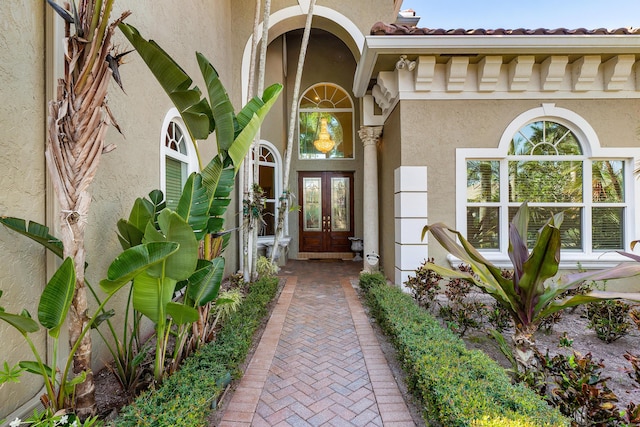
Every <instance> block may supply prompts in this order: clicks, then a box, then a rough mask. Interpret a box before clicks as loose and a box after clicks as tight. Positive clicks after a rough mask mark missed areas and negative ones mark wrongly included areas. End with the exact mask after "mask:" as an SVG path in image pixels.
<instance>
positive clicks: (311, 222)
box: [302, 178, 322, 231]
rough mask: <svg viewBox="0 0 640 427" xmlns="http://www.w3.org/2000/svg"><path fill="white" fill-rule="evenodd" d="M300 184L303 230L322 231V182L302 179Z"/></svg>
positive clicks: (316, 179) (314, 179)
mask: <svg viewBox="0 0 640 427" xmlns="http://www.w3.org/2000/svg"><path fill="white" fill-rule="evenodd" d="M302 183H303V184H302V185H303V187H302V209H303V214H304V224H303V229H304V231H322V222H321V220H320V217H321V215H322V211H321V209H322V181H321V180H320V178H303V179H302Z"/></svg>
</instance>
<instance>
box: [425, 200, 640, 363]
mask: <svg viewBox="0 0 640 427" xmlns="http://www.w3.org/2000/svg"><path fill="white" fill-rule="evenodd" d="M562 220H563V214H562V213H559V214H556V215H554V216H553V217H552V218H550V219H549V221H547V223H546V224H545V225H544V226H543V227H542V228H541V229H540V230H539V231H538V239H537V241H536V243H535V245H534V247H533V250H532V251H531V252H529V250H528V249H527V245H526V235H527V229H528V225H529V209H528V206H527V204H526V203H524V204H522V206H520V208H519V209H518V212H517V213H516V215H515V217H514V218H513V220H512V222H511V223H510V224H509V258H510V259H511V262H512V264H513V278H505V277H504V276H503V274H502V272H501V270H500V268H498V267H496V266H495V265H493V264H491V263H490V262H489V261H487V260H486V259H485V258H484V257H483V256H482V255H481V254H480V252H478V251H477V250H476V249H475V248H474V247H473V246H472V245H471V244H470V243H469V242H468V241H467V240H466V239H465V238H464V237H463V236H462V234H460V232H458V231H456V230H453V229H450V228H449V227H447V226H446V225H444V224H442V223H437V224H433V225H427V226H425V227H424V229H423V231H422V238H423V239H424V237H425V235H426V234H427V233H428V232H430V233H431V234H432V235H433V237H435V239H436V240H437V241H438V242H439V243H440V244H441V245H442V246H443V247H444V248H445V249H446V250H447V251H449V252H450V253H451V254H452V255H453V256H455V257H457V258H459V259H460V260H462V261H463V262H464V263H467V264H468V265H469V266H470V267H471V269H472V270H473V273H466V272H463V271H459V270H452V269H449V268H446V267H442V266H439V265H436V264H433V265H431V268H432V269H433V270H434V271H435V272H437V273H439V274H441V275H443V276H447V277H457V278H461V279H465V280H468V281H469V282H471V283H473V284H475V285H476V286H477V287H478V288H480V290H481V291H483V292H485V293H487V294H489V295H490V296H492V297H493V298H495V300H496V301H497V302H498V303H499V304H501V305H502V306H503V307H504V308H505V309H506V310H507V311H508V312H509V315H510V316H511V317H512V318H513V320H514V324H515V332H514V334H513V337H512V339H513V343H514V345H515V355H514V356H515V358H516V361H517V363H518V368H519V369H521V370H522V371H523V372H524V371H526V370H528V369H530V368H532V367H533V365H534V363H535V361H534V357H533V349H534V345H535V338H534V333H535V332H536V330H537V329H538V327H539V325H540V322H541V321H542V320H543V319H544V318H545V317H547V316H550V315H552V314H553V313H556V312H558V311H560V310H564V309H565V308H569V307H573V306H577V305H581V304H585V303H589V302H592V301H598V300H609V299H628V300H635V301H639V300H640V293H624V292H604V291H591V292H589V293H587V294H585V295H574V296H568V297H566V298H559V297H560V296H561V294H563V293H564V292H566V291H568V290H571V289H575V288H577V287H578V286H580V285H581V284H582V283H583V282H584V281H586V280H610V279H621V278H627V277H632V276H635V275H638V274H640V263H622V264H620V265H618V266H616V267H613V268H609V269H605V270H598V271H588V272H581V273H574V274H568V275H565V276H563V277H561V278H560V279H559V280H557V281H555V280H550V279H552V278H553V277H554V276H556V274H557V273H558V266H559V264H560V247H561V241H560V225H561V224H562ZM456 237H457V238H458V239H459V241H460V243H458V242H457V241H456ZM620 253H621V254H622V255H625V256H628V257H630V258H632V259H635V260H636V261H640V257H638V256H636V255H633V254H628V253H624V252H620Z"/></svg>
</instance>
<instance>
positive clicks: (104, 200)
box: [0, 0, 237, 418]
mask: <svg viewBox="0 0 640 427" xmlns="http://www.w3.org/2000/svg"><path fill="white" fill-rule="evenodd" d="M45 4H46V3H44V2H33V1H26V0H25V1H18V0H15V1H9V2H0V16H2V17H3V19H2V23H1V24H0V25H1V26H2V27H1V29H2V31H0V53H1V55H0V56H1V57H2V58H3V61H2V63H0V77H2V81H3V85H2V86H1V87H0V99H2V100H11V102H3V103H2V104H0V118H1V119H0V136H1V137H2V138H0V145H1V146H2V150H0V152H1V153H3V154H2V155H0V186H1V188H3V193H2V194H3V197H1V198H0V215H12V216H19V217H25V218H29V219H33V220H36V221H38V222H41V223H45V222H47V223H49V224H51V225H52V232H53V233H54V234H56V229H58V228H59V227H60V224H59V223H58V221H57V215H55V216H54V218H49V219H47V218H46V217H45V212H46V210H45V177H46V171H45V166H44V146H45V138H46V136H45V124H46V111H45V106H46V102H47V99H46V98H48V96H45V87H46V83H47V76H52V75H53V73H54V69H53V67H51V68H50V69H46V67H45V40H46V37H49V38H51V37H52V32H47V33H45V31H46V30H45V18H44V15H45V13H44V11H45V7H46V6H45ZM126 9H128V10H131V11H132V12H133V13H132V15H131V16H130V17H129V18H128V19H127V22H128V23H130V24H132V25H134V26H135V27H137V28H138V29H139V30H140V32H141V33H142V34H143V36H145V37H147V38H152V39H155V40H156V41H157V42H158V43H159V44H160V45H161V46H162V47H163V48H164V49H165V50H166V51H167V52H169V54H170V55H172V56H173V57H174V58H175V59H176V61H177V62H178V63H179V64H181V65H182V66H183V68H184V69H185V70H186V71H187V72H188V73H189V74H190V75H191V76H192V77H194V80H195V81H196V84H198V86H199V87H200V88H201V89H202V88H204V84H203V82H202V78H201V76H200V71H199V69H198V65H197V61H196V58H195V52H196V51H200V52H202V53H203V54H204V55H205V56H206V57H207V58H209V60H210V61H211V62H212V64H214V66H215V67H216V68H217V70H218V72H219V73H220V75H221V78H222V80H223V82H224V83H225V85H227V86H228V87H231V86H232V85H231V81H232V80H234V79H235V78H236V76H234V75H233V73H232V61H231V60H230V58H231V57H232V51H231V46H230V44H229V38H230V34H231V21H232V20H231V19H230V13H231V8H230V1H228V0H224V1H223V0H221V1H216V2H208V1H204V0H188V1H182V2H157V1H153V0H119V1H117V2H116V5H115V7H114V11H113V15H112V16H113V17H117V16H119V15H120V13H121V12H122V11H123V10H126ZM56 19H58V20H59V18H58V17H57V16H56ZM49 31H51V30H49ZM52 42H57V43H59V44H61V43H62V40H52ZM114 44H115V46H116V49H117V51H124V50H127V49H129V48H130V46H129V44H128V42H127V41H126V40H125V38H124V37H123V36H122V35H121V34H120V33H119V32H118V31H116V34H115V37H114ZM16 52H19V54H16ZM56 72H57V73H59V70H58V71H56ZM120 73H121V77H122V81H123V85H124V89H125V91H126V93H123V92H122V91H121V90H120V88H119V87H117V85H116V84H115V83H112V85H111V87H110V91H109V106H110V108H111V110H112V112H113V116H114V117H115V118H116V120H117V122H118V124H119V125H120V127H121V129H122V132H123V133H124V137H123V136H121V135H120V134H118V132H117V131H116V130H115V129H114V128H111V129H109V131H108V133H107V144H109V143H115V144H117V146H118V148H117V149H116V150H115V151H113V152H111V153H110V154H108V155H105V156H104V157H103V158H102V161H101V164H100V167H99V170H98V173H97V176H96V178H95V180H94V182H93V184H92V185H91V187H90V188H89V191H90V192H91V194H92V205H91V207H90V213H89V217H88V218H87V222H88V227H87V234H86V252H87V262H88V264H89V267H88V270H87V279H88V280H89V281H90V282H91V283H93V284H95V285H97V283H98V282H99V280H100V279H102V278H104V277H105V275H106V269H107V267H108V265H109V263H110V262H111V261H112V260H113V259H114V258H115V256H116V255H117V254H118V253H119V252H120V251H121V249H120V245H119V243H118V240H117V237H116V223H117V221H118V219H119V218H121V217H127V216H128V214H129V211H130V209H131V206H132V204H133V202H134V200H135V199H136V198H137V197H142V196H146V195H147V194H148V193H149V191H151V190H153V189H156V188H159V186H160V158H159V156H160V136H161V132H162V124H163V120H164V118H165V115H166V113H167V112H168V110H169V109H170V108H172V106H173V105H172V104H171V101H170V100H169V98H168V96H167V95H166V94H165V93H164V91H163V90H162V88H161V87H160V86H159V84H158V83H157V82H156V80H155V78H154V77H153V76H152V74H151V73H150V72H149V71H148V69H147V68H146V65H145V64H144V62H143V61H142V60H141V59H140V58H139V56H137V54H136V53H135V52H134V53H131V54H129V55H128V56H127V57H126V60H125V64H124V65H122V66H121V67H120ZM50 79H51V81H52V82H53V77H50ZM229 90H231V89H229ZM200 147H201V154H202V155H203V161H204V162H207V161H208V160H209V159H210V158H211V157H212V155H213V154H214V153H215V140H214V138H213V137H211V138H209V140H208V141H203V142H202V143H201V144H200ZM230 210H231V212H230V213H229V220H228V222H227V224H228V226H229V227H233V226H235V224H236V222H235V221H236V220H235V215H234V214H235V212H233V211H234V210H235V206H232V207H231V208H230ZM0 253H2V258H3V268H0V289H2V290H3V291H4V295H3V299H2V303H0V305H2V306H3V307H5V308H6V309H7V311H9V312H19V311H20V310H21V309H22V308H23V307H26V308H28V309H29V311H30V312H31V313H32V314H34V315H35V313H36V304H37V298H34V295H38V294H39V290H40V289H42V288H43V287H44V284H45V283H46V272H45V256H44V251H43V250H42V249H40V248H39V247H38V245H36V244H34V243H30V241H28V240H27V239H25V238H23V237H19V236H16V235H15V234H14V233H10V232H9V231H7V230H6V229H4V228H2V229H0ZM235 254H236V250H235V248H234V247H233V245H232V247H230V248H229V249H228V250H227V256H228V261H229V262H228V265H229V270H231V271H233V270H235V269H236V268H237V260H236V255H235ZM31 289H33V290H34V291H31ZM35 290H38V292H36V291H35ZM124 296H125V295H124V293H122V295H121V296H120V298H116V299H114V300H112V303H111V307H113V308H115V309H116V311H117V312H118V313H121V312H122V307H121V306H120V304H121V303H122V302H123V298H124ZM120 321H121V320H120ZM117 329H118V330H120V327H119V326H118V327H117ZM0 336H1V337H2V342H3V345H2V348H1V349H0V363H1V362H2V361H4V360H5V359H6V360H8V361H9V362H16V361H17V360H25V359H26V360H30V359H33V357H32V356H29V355H28V354H27V353H25V352H24V351H22V348H23V341H22V339H21V337H20V336H19V335H17V334H15V333H13V332H12V331H10V330H9V328H7V327H5V326H4V324H2V325H0ZM93 342H94V369H96V370H97V369H99V368H101V367H102V365H103V364H104V362H106V361H108V360H109V359H110V355H109V354H108V353H107V352H106V349H105V347H104V345H103V343H102V342H101V341H100V338H99V337H98V336H97V335H94V338H93ZM37 345H38V346H39V347H40V348H44V339H41V340H39V341H38V342H37ZM65 348H66V343H65V340H62V341H61V353H65V352H66V349H65ZM27 377H28V375H27V376H25V378H27ZM34 387H35V386H34V385H33V384H32V383H31V382H28V381H26V380H25V381H23V382H22V383H21V384H20V385H15V384H7V385H5V386H4V387H1V388H0V402H2V405H0V418H3V416H5V415H6V414H8V413H10V412H11V411H12V410H14V409H15V408H16V407H17V406H18V405H20V404H21V403H22V402H24V401H26V400H27V399H28V398H30V397H31V396H33V395H34V394H35V392H36V391H37V388H39V387H35V388H34Z"/></svg>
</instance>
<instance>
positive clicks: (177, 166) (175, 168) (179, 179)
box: [165, 157, 187, 209]
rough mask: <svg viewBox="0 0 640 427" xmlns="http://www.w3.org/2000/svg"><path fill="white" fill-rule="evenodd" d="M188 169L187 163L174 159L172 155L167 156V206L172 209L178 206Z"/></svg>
mask: <svg viewBox="0 0 640 427" xmlns="http://www.w3.org/2000/svg"><path fill="white" fill-rule="evenodd" d="M186 169H187V165H186V164H185V163H182V162H179V161H177V160H174V159H172V158H171V157H166V158H165V184H166V185H165V188H166V194H165V200H166V203H167V207H168V208H170V209H175V208H176V207H178V202H179V201H180V195H181V194H182V187H183V185H184V179H185V176H186Z"/></svg>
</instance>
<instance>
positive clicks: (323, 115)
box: [298, 83, 354, 160]
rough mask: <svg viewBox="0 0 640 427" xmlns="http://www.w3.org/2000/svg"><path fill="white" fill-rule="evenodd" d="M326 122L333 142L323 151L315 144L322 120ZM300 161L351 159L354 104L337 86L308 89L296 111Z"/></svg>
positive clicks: (319, 85)
mask: <svg viewBox="0 0 640 427" xmlns="http://www.w3.org/2000/svg"><path fill="white" fill-rule="evenodd" d="M322 119H326V122H327V130H328V132H329V135H330V137H331V140H332V141H333V142H334V143H335V144H334V145H333V147H331V148H330V149H329V150H328V151H326V152H323V151H321V149H319V148H318V147H317V146H316V145H314V141H316V140H317V139H318V137H319V135H320V131H321V121H322ZM298 132H299V144H298V147H299V151H298V153H299V156H300V159H307V160H308V159H352V158H353V157H354V152H353V150H354V137H353V103H352V102H351V98H350V97H349V95H348V94H347V93H346V92H345V91H344V90H343V89H342V88H340V87H339V86H336V85H334V84H331V83H320V84H317V85H314V86H312V87H311V88H309V89H307V91H306V92H305V93H304V95H303V96H302V98H301V100H300V109H299V122H298Z"/></svg>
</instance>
